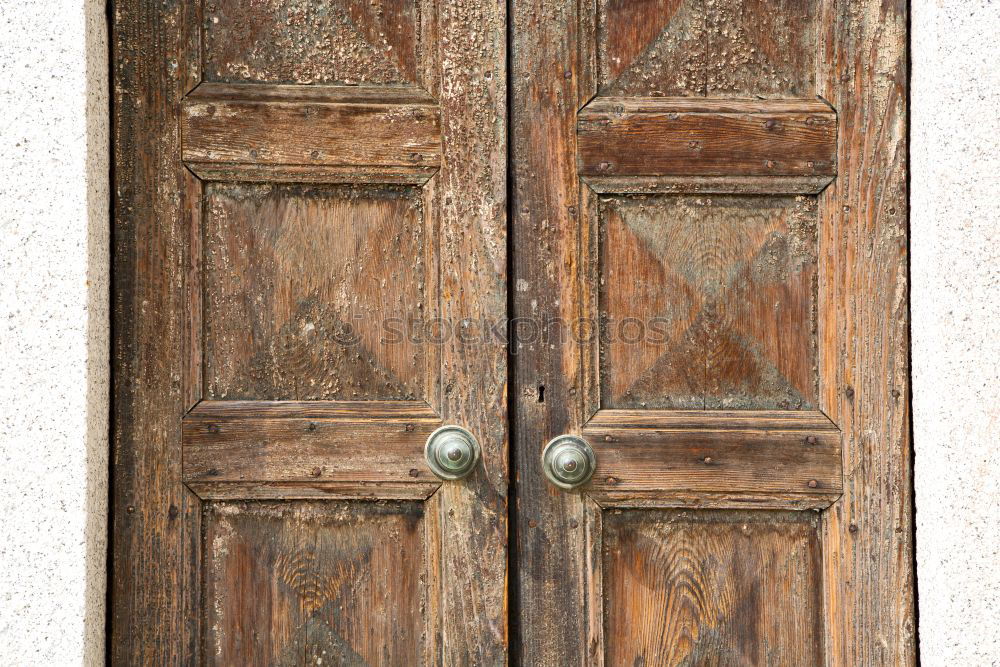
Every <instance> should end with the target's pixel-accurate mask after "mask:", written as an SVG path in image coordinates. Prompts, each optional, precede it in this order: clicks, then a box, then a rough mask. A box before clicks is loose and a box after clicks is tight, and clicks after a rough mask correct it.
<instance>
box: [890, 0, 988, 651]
mask: <svg viewBox="0 0 1000 667" xmlns="http://www.w3.org/2000/svg"><path fill="white" fill-rule="evenodd" d="M911 29H912V54H913V55H912V62H913V78H912V91H911V100H912V102H911V104H912V117H911V120H912V129H911V137H912V148H911V211H910V244H911V249H912V254H911V258H912V259H911V275H912V291H911V304H912V305H911V314H912V321H913V431H914V446H915V451H916V520H917V594H918V596H919V607H918V609H919V614H920V654H921V661H922V664H923V665H924V667H937V666H939V665H1000V46H998V39H997V36H998V35H1000V2H997V1H996V0H914V2H913V16H912V28H911Z"/></svg>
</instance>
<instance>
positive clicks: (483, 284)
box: [428, 0, 509, 665]
mask: <svg viewBox="0 0 1000 667" xmlns="http://www.w3.org/2000/svg"><path fill="white" fill-rule="evenodd" d="M438 6H439V16H440V24H439V26H438V30H439V40H440V45H439V47H438V48H439V50H440V57H441V64H442V72H441V77H442V82H441V85H440V88H439V89H437V90H436V91H435V92H436V95H435V97H436V98H437V99H438V100H440V104H441V135H442V146H443V148H442V167H441V171H440V173H439V174H438V175H437V176H435V179H437V181H436V188H437V189H436V190H434V192H433V196H434V197H435V201H436V202H437V207H438V208H437V210H438V214H439V216H438V221H437V224H438V227H437V229H438V234H439V235H440V236H437V237H435V238H438V239H439V244H438V246H437V247H438V253H437V258H438V262H439V266H440V274H439V275H440V281H439V283H438V286H439V289H440V300H441V317H443V318H444V319H445V321H446V322H449V323H451V324H452V325H453V326H454V327H456V328H459V327H461V326H463V325H462V323H463V322H464V323H472V324H473V325H475V323H483V322H492V323H499V322H502V321H504V320H505V316H506V314H507V128H506V118H507V30H506V27H507V24H506V4H505V3H503V2H497V1H495V0H494V1H493V2H467V1H466V0H438ZM458 330H459V331H460V330H461V329H458ZM440 353H441V362H440V369H441V372H440V375H439V376H438V377H439V378H440V385H439V386H438V387H437V389H438V391H439V392H440V393H439V394H437V395H438V396H439V397H440V398H439V400H440V409H439V413H440V415H441V418H442V420H443V421H444V422H445V423H450V424H461V425H462V426H464V427H466V428H468V429H469V430H470V431H472V432H473V433H474V434H475V435H476V438H477V439H478V440H479V443H480V445H481V446H482V450H483V464H482V466H481V467H480V468H479V469H477V470H476V472H475V473H473V475H472V476H470V477H469V478H466V480H465V481H463V482H461V483H459V484H442V486H441V490H440V491H439V492H438V493H437V494H435V498H434V499H432V505H431V506H429V508H428V512H434V513H435V519H434V520H435V521H437V525H438V526H439V531H438V533H437V539H439V540H440V542H439V544H438V547H439V550H440V567H441V569H440V571H439V572H437V573H436V574H437V577H438V580H439V582H441V589H440V591H439V604H440V607H439V610H440V618H441V623H442V625H441V627H440V630H441V638H442V640H441V642H440V646H441V650H440V653H439V654H437V655H436V656H434V659H433V663H435V664H444V665H467V664H478V665H505V664H507V659H508V657H507V646H508V631H507V622H508V621H507V611H508V607H507V576H508V569H507V511H508V509H507V502H508V500H507V493H508V482H509V478H508V441H507V438H508V424H507V421H508V415H507V386H508V385H507V382H508V377H507V347H506V345H505V343H504V341H503V340H499V339H497V338H495V337H486V339H485V340H481V341H479V342H471V343H470V342H467V341H466V340H464V339H463V337H462V336H461V335H455V336H452V337H450V338H449V339H448V340H447V341H445V342H444V343H443V344H442V345H441V347H440ZM432 405H434V404H433V403H432ZM435 407H438V406H437V405H435ZM456 573H461V575H462V579H461V583H458V582H455V580H454V577H455V574H456ZM448 582H452V583H448Z"/></svg>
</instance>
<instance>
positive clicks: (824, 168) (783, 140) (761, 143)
mask: <svg viewBox="0 0 1000 667" xmlns="http://www.w3.org/2000/svg"><path fill="white" fill-rule="evenodd" d="M576 129H577V145H578V150H579V170H580V175H581V176H584V177H589V176H619V177H621V176H688V177H690V176H742V177H746V176H814V177H815V176H833V175H834V174H836V154H837V115H836V113H835V112H834V110H833V109H832V108H831V107H830V105H829V104H826V103H825V102H823V101H822V100H818V99H816V100H808V99H803V100H729V99H702V98H694V99H692V98H677V97H673V98H671V97H664V98H656V97H654V98H628V97H623V98H612V97H598V98H596V99H594V100H593V101H592V102H590V103H589V104H587V106H585V107H584V108H583V109H581V110H580V113H579V115H578V119H577V126H576Z"/></svg>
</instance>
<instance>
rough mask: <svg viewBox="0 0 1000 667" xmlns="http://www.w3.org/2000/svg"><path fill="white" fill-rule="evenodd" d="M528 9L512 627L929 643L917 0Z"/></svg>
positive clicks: (619, 641) (558, 640) (848, 643)
mask: <svg viewBox="0 0 1000 667" xmlns="http://www.w3.org/2000/svg"><path fill="white" fill-rule="evenodd" d="M511 23H512V26H513V29H512V50H511V58H512V60H511V63H512V64H511V77H512V88H511V90H512V98H511V106H512V115H511V118H512V128H511V137H512V165H511V167H512V184H513V190H512V192H513V199H512V202H511V210H512V231H511V233H512V237H513V244H512V247H513V248H514V257H513V266H514V271H513V276H512V277H513V279H514V281H515V283H516V285H517V289H516V291H515V292H514V299H513V305H514V315H515V317H518V318H536V319H538V320H539V321H540V322H543V323H544V322H553V321H554V322H560V323H562V325H563V326H561V327H547V328H546V329H545V332H546V333H549V335H545V334H544V333H543V334H542V335H538V336H536V337H535V338H534V339H532V340H530V341H524V342H523V343H522V344H521V345H520V346H519V348H518V350H517V356H516V358H515V359H516V363H515V368H514V377H515V378H516V379H517V382H518V387H519V391H518V394H517V403H516V405H517V409H516V411H515V422H514V428H513V434H514V438H515V440H514V443H513V451H514V457H515V462H516V465H515V470H514V475H515V489H516V491H515V497H516V505H515V507H516V512H515V517H516V519H515V522H514V525H515V527H516V531H517V535H518V539H517V544H516V555H515V556H514V562H515V563H516V564H517V591H516V594H515V600H516V601H517V609H518V610H519V612H518V614H517V617H516V618H517V623H518V624H519V625H518V628H517V635H516V636H517V637H518V646H517V648H516V651H517V652H518V654H519V655H520V656H521V658H522V659H523V660H524V662H525V663H526V664H604V663H607V664H614V665H623V664H627V665H640V664H644V665H652V664H657V665H659V664H683V665H702V664H713V665H714V664H718V665H745V664H762V665H763V664H773V665H792V664H794V665H803V664H824V663H826V664H836V665H856V664H905V663H911V662H912V661H913V660H914V639H913V594H912V572H911V563H910V560H909V554H910V553H911V532H910V530H911V523H910V509H909V491H908V489H909V483H910V482H909V479H910V478H909V470H910V469H909V441H908V432H907V428H908V427H907V424H908V413H907V405H906V398H905V397H906V383H907V377H906V298H905V295H906V280H905V279H906V276H905V267H906V263H905V257H906V234H905V229H906V227H905V224H906V223H905V221H906V215H905V211H906V192H905V139H906V125H905V122H906V115H905V100H906V92H905V91H906V59H905V26H906V9H905V3H904V2H881V1H872V2H867V1H866V2H847V1H846V0H843V1H842V0H787V1H781V2H746V1H743V0H733V1H731V0H583V1H582V2H577V1H576V0H573V1H567V2H562V1H560V0H556V1H555V2H550V1H549V0H544V1H542V0H514V2H513V5H512V16H511ZM536 330H537V328H536ZM551 332H555V333H551ZM560 434H576V435H582V436H583V437H584V438H585V439H586V440H587V441H588V442H589V443H590V445H591V447H592V448H593V451H594V452H595V454H596V471H595V472H594V475H593V477H592V478H591V479H590V481H589V482H588V483H587V484H585V485H583V486H582V487H580V488H578V489H574V490H572V491H563V490H559V489H557V488H556V487H554V486H552V485H551V484H549V483H547V481H546V479H545V477H544V475H543V471H542V468H541V466H540V464H539V458H540V452H541V448H542V447H543V446H544V445H545V443H546V442H547V441H548V440H549V439H550V438H553V437H555V436H558V435H560ZM553 591H558V594H554V593H553Z"/></svg>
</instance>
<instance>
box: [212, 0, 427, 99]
mask: <svg viewBox="0 0 1000 667" xmlns="http://www.w3.org/2000/svg"><path fill="white" fill-rule="evenodd" d="M203 14H204V26H205V28H204V50H205V52H204V75H205V79H206V80H207V81H218V82H229V83H238V82H244V83H251V82H252V83H295V84H358V83H374V84H401V83H415V82H416V81H417V70H418V55H419V54H418V49H419V41H418V38H419V35H420V32H419V30H418V28H419V6H418V3H417V2H416V1H415V0H319V1H317V0H257V1H255V2H247V1H245V0H205V3H204V9H203Z"/></svg>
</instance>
